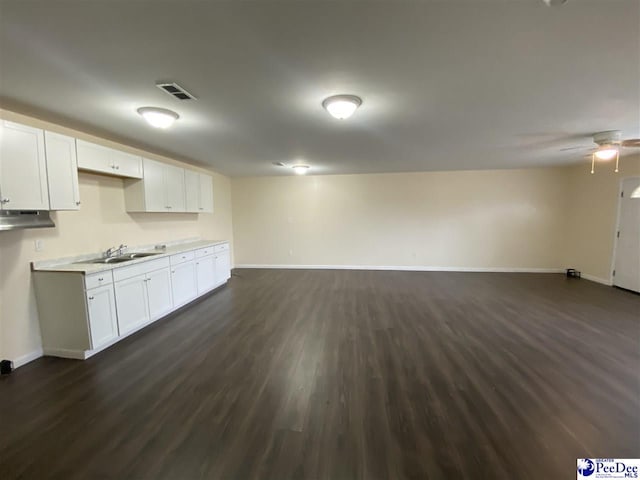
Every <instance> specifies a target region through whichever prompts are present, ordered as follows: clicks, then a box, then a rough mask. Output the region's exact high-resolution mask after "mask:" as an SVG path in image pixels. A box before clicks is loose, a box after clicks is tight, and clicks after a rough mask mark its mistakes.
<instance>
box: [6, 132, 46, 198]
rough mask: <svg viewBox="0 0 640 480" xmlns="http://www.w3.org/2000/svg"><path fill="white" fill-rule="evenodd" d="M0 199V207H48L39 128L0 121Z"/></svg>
mask: <svg viewBox="0 0 640 480" xmlns="http://www.w3.org/2000/svg"><path fill="white" fill-rule="evenodd" d="M0 200H1V203H0V205H1V208H2V209H4V210H49V191H48V188H47V165H46V160H45V150H44V131H43V130H40V129H39V128H33V127H27V126H26V125H20V124H18V123H13V122H8V121H0Z"/></svg>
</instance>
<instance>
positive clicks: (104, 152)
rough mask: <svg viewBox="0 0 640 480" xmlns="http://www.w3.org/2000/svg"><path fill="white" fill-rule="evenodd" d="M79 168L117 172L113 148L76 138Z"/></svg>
mask: <svg viewBox="0 0 640 480" xmlns="http://www.w3.org/2000/svg"><path fill="white" fill-rule="evenodd" d="M76 150H77V155H78V168H83V169H85V170H92V171H95V172H104V173H111V174H115V171H114V170H115V169H114V165H113V162H112V159H111V149H110V148H107V147H103V146H102V145H96V144H95V143H90V142H85V141H84V140H76Z"/></svg>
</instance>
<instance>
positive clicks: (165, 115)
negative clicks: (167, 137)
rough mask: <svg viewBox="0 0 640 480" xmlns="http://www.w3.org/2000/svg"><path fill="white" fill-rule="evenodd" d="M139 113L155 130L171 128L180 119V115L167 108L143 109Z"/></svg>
mask: <svg viewBox="0 0 640 480" xmlns="http://www.w3.org/2000/svg"><path fill="white" fill-rule="evenodd" d="M137 111H138V113H139V114H140V115H142V118H144V119H145V120H146V121H147V123H148V124H149V125H151V126H152V127H155V128H162V129H165V128H169V127H170V126H171V125H173V123H174V122H175V121H176V120H177V119H179V118H180V115H178V114H177V113H176V112H173V111H171V110H167V109H166V108H157V107H141V108H139V109H138V110H137Z"/></svg>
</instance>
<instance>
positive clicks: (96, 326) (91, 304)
mask: <svg viewBox="0 0 640 480" xmlns="http://www.w3.org/2000/svg"><path fill="white" fill-rule="evenodd" d="M86 296H87V313H88V316H89V329H90V333H91V347H92V349H95V348H98V347H101V346H102V345H105V344H107V343H109V342H111V341H112V340H115V339H116V338H118V319H117V316H116V302H115V298H114V295H113V285H111V284H109V285H105V286H102V287H96V288H92V289H90V290H87V292H86Z"/></svg>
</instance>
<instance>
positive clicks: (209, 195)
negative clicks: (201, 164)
mask: <svg viewBox="0 0 640 480" xmlns="http://www.w3.org/2000/svg"><path fill="white" fill-rule="evenodd" d="M198 211H199V212H203V213H213V179H212V178H211V176H210V175H205V174H203V173H201V174H200V204H199V206H198Z"/></svg>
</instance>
